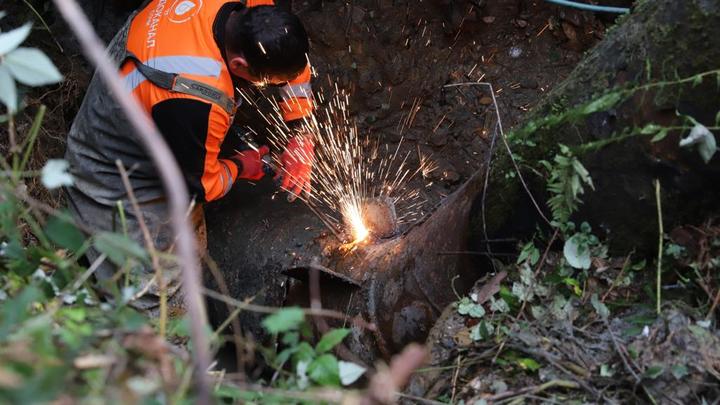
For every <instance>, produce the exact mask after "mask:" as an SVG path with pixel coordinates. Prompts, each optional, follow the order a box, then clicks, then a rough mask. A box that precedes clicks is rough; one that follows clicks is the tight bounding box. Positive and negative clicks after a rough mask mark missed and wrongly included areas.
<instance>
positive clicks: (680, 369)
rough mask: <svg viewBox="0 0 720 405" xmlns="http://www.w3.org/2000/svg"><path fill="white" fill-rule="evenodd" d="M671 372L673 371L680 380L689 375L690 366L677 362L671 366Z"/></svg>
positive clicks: (674, 375)
mask: <svg viewBox="0 0 720 405" xmlns="http://www.w3.org/2000/svg"><path fill="white" fill-rule="evenodd" d="M670 372H672V375H673V377H675V379H677V380H679V379H681V378H683V377H685V376H686V375H688V368H687V367H685V365H683V364H675V365H674V366H672V367H670Z"/></svg>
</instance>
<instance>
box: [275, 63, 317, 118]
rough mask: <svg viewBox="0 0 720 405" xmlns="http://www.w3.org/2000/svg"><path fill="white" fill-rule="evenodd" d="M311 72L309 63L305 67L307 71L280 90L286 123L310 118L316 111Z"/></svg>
mask: <svg viewBox="0 0 720 405" xmlns="http://www.w3.org/2000/svg"><path fill="white" fill-rule="evenodd" d="M310 72H311V68H310V64H309V63H308V64H306V65H305V70H303V72H302V73H301V74H300V75H299V76H298V77H296V78H295V79H293V80H292V81H289V82H288V83H287V84H286V85H285V86H283V87H281V88H280V96H281V97H282V100H280V102H279V103H278V104H279V105H280V112H281V113H282V116H283V119H284V120H285V122H290V121H295V120H301V119H303V118H306V117H309V116H310V115H311V114H312V112H313V110H314V109H315V103H314V102H313V95H312V87H311V86H310V78H311V74H310Z"/></svg>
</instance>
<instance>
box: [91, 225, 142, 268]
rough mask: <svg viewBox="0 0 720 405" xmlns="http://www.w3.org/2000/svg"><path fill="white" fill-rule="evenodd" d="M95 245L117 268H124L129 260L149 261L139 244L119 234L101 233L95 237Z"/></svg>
mask: <svg viewBox="0 0 720 405" xmlns="http://www.w3.org/2000/svg"><path fill="white" fill-rule="evenodd" d="M93 245H94V246H95V249H97V250H98V251H99V252H100V253H105V254H106V255H107V257H108V259H109V260H110V261H111V262H113V263H114V264H115V265H117V266H123V265H124V264H125V263H126V262H127V261H128V259H139V260H142V261H147V259H148V253H147V252H146V251H145V249H143V248H142V247H141V246H140V245H139V244H138V243H137V242H135V241H134V240H132V239H130V238H128V237H127V236H124V235H120V234H117V233H112V232H100V233H98V234H97V235H95V242H94V243H93Z"/></svg>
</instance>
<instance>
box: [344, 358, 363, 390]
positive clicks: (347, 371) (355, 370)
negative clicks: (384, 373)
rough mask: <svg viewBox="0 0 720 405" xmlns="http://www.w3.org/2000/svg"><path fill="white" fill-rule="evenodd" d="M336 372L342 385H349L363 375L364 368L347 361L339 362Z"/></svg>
mask: <svg viewBox="0 0 720 405" xmlns="http://www.w3.org/2000/svg"><path fill="white" fill-rule="evenodd" d="M338 370H339V373H340V382H341V383H342V385H350V384H352V383H354V382H355V381H357V380H358V378H360V377H362V375H363V374H365V371H366V370H365V368H364V367H361V366H358V365H357V364H355V363H351V362H348V361H339V362H338Z"/></svg>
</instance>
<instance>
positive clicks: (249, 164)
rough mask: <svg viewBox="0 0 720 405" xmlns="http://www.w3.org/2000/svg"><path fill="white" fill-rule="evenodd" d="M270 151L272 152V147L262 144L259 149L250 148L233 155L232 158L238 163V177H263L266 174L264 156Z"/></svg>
mask: <svg viewBox="0 0 720 405" xmlns="http://www.w3.org/2000/svg"><path fill="white" fill-rule="evenodd" d="M268 153H270V149H269V148H268V147H267V146H261V147H260V148H259V149H258V150H257V151H255V150H253V149H248V150H244V151H242V152H238V153H237V154H236V155H235V156H233V157H232V159H233V160H234V161H235V162H237V163H238V170H239V172H238V179H245V180H260V179H262V178H263V176H265V171H264V170H263V165H264V163H263V161H262V158H263V156H265V155H267V154H268Z"/></svg>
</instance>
